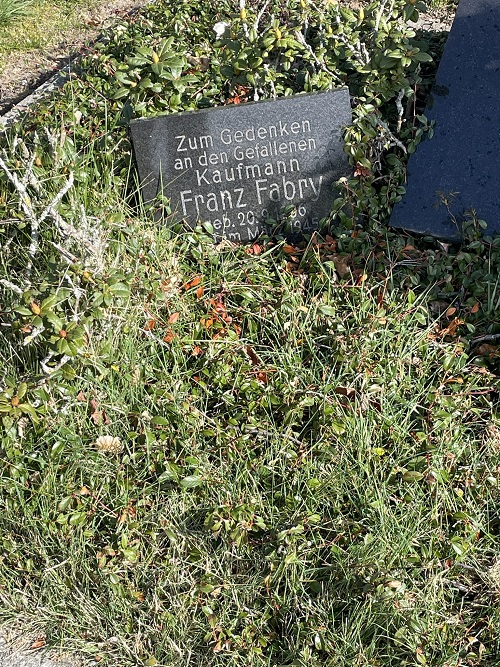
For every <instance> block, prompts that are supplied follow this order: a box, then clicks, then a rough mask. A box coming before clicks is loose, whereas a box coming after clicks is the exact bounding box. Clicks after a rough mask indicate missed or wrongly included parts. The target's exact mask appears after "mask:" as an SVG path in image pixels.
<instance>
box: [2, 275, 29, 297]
mask: <svg viewBox="0 0 500 667" xmlns="http://www.w3.org/2000/svg"><path fill="white" fill-rule="evenodd" d="M0 284H2V285H5V287H8V288H9V289H11V290H12V291H13V292H15V294H18V295H19V296H22V295H23V294H24V292H23V290H22V289H21V288H20V287H18V286H17V285H14V283H11V282H10V280H5V278H1V279H0Z"/></svg>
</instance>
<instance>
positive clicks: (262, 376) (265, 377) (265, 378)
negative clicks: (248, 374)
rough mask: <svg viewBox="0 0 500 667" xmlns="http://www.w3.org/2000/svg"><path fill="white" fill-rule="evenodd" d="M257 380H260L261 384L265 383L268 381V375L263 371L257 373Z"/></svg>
mask: <svg viewBox="0 0 500 667" xmlns="http://www.w3.org/2000/svg"><path fill="white" fill-rule="evenodd" d="M255 377H256V378H257V380H258V381H259V382H262V384H264V385H266V384H267V383H268V382H269V376H268V374H267V373H264V371H262V372H260V373H257V375H256V376H255Z"/></svg>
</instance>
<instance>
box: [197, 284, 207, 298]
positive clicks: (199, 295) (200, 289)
mask: <svg viewBox="0 0 500 667" xmlns="http://www.w3.org/2000/svg"><path fill="white" fill-rule="evenodd" d="M204 292H205V288H204V287H203V285H200V286H199V287H198V289H197V290H196V298H197V299H201V297H202V296H203V293H204Z"/></svg>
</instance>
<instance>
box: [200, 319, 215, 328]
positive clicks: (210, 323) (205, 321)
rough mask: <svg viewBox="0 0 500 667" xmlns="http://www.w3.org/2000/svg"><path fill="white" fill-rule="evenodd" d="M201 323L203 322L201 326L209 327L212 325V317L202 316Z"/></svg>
mask: <svg viewBox="0 0 500 667" xmlns="http://www.w3.org/2000/svg"><path fill="white" fill-rule="evenodd" d="M201 323H202V324H203V326H204V327H205V329H210V327H211V326H212V324H213V323H214V321H213V319H212V318H211V317H209V318H203V319H202V320H201Z"/></svg>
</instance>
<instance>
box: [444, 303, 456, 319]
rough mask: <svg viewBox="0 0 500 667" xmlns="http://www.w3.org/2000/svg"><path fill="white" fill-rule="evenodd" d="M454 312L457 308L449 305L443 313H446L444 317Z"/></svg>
mask: <svg viewBox="0 0 500 667" xmlns="http://www.w3.org/2000/svg"><path fill="white" fill-rule="evenodd" d="M456 312H457V309H456V308H455V307H454V306H451V307H450V308H448V310H447V311H446V313H445V315H446V317H451V316H452V315H454V314H455V313H456Z"/></svg>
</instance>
